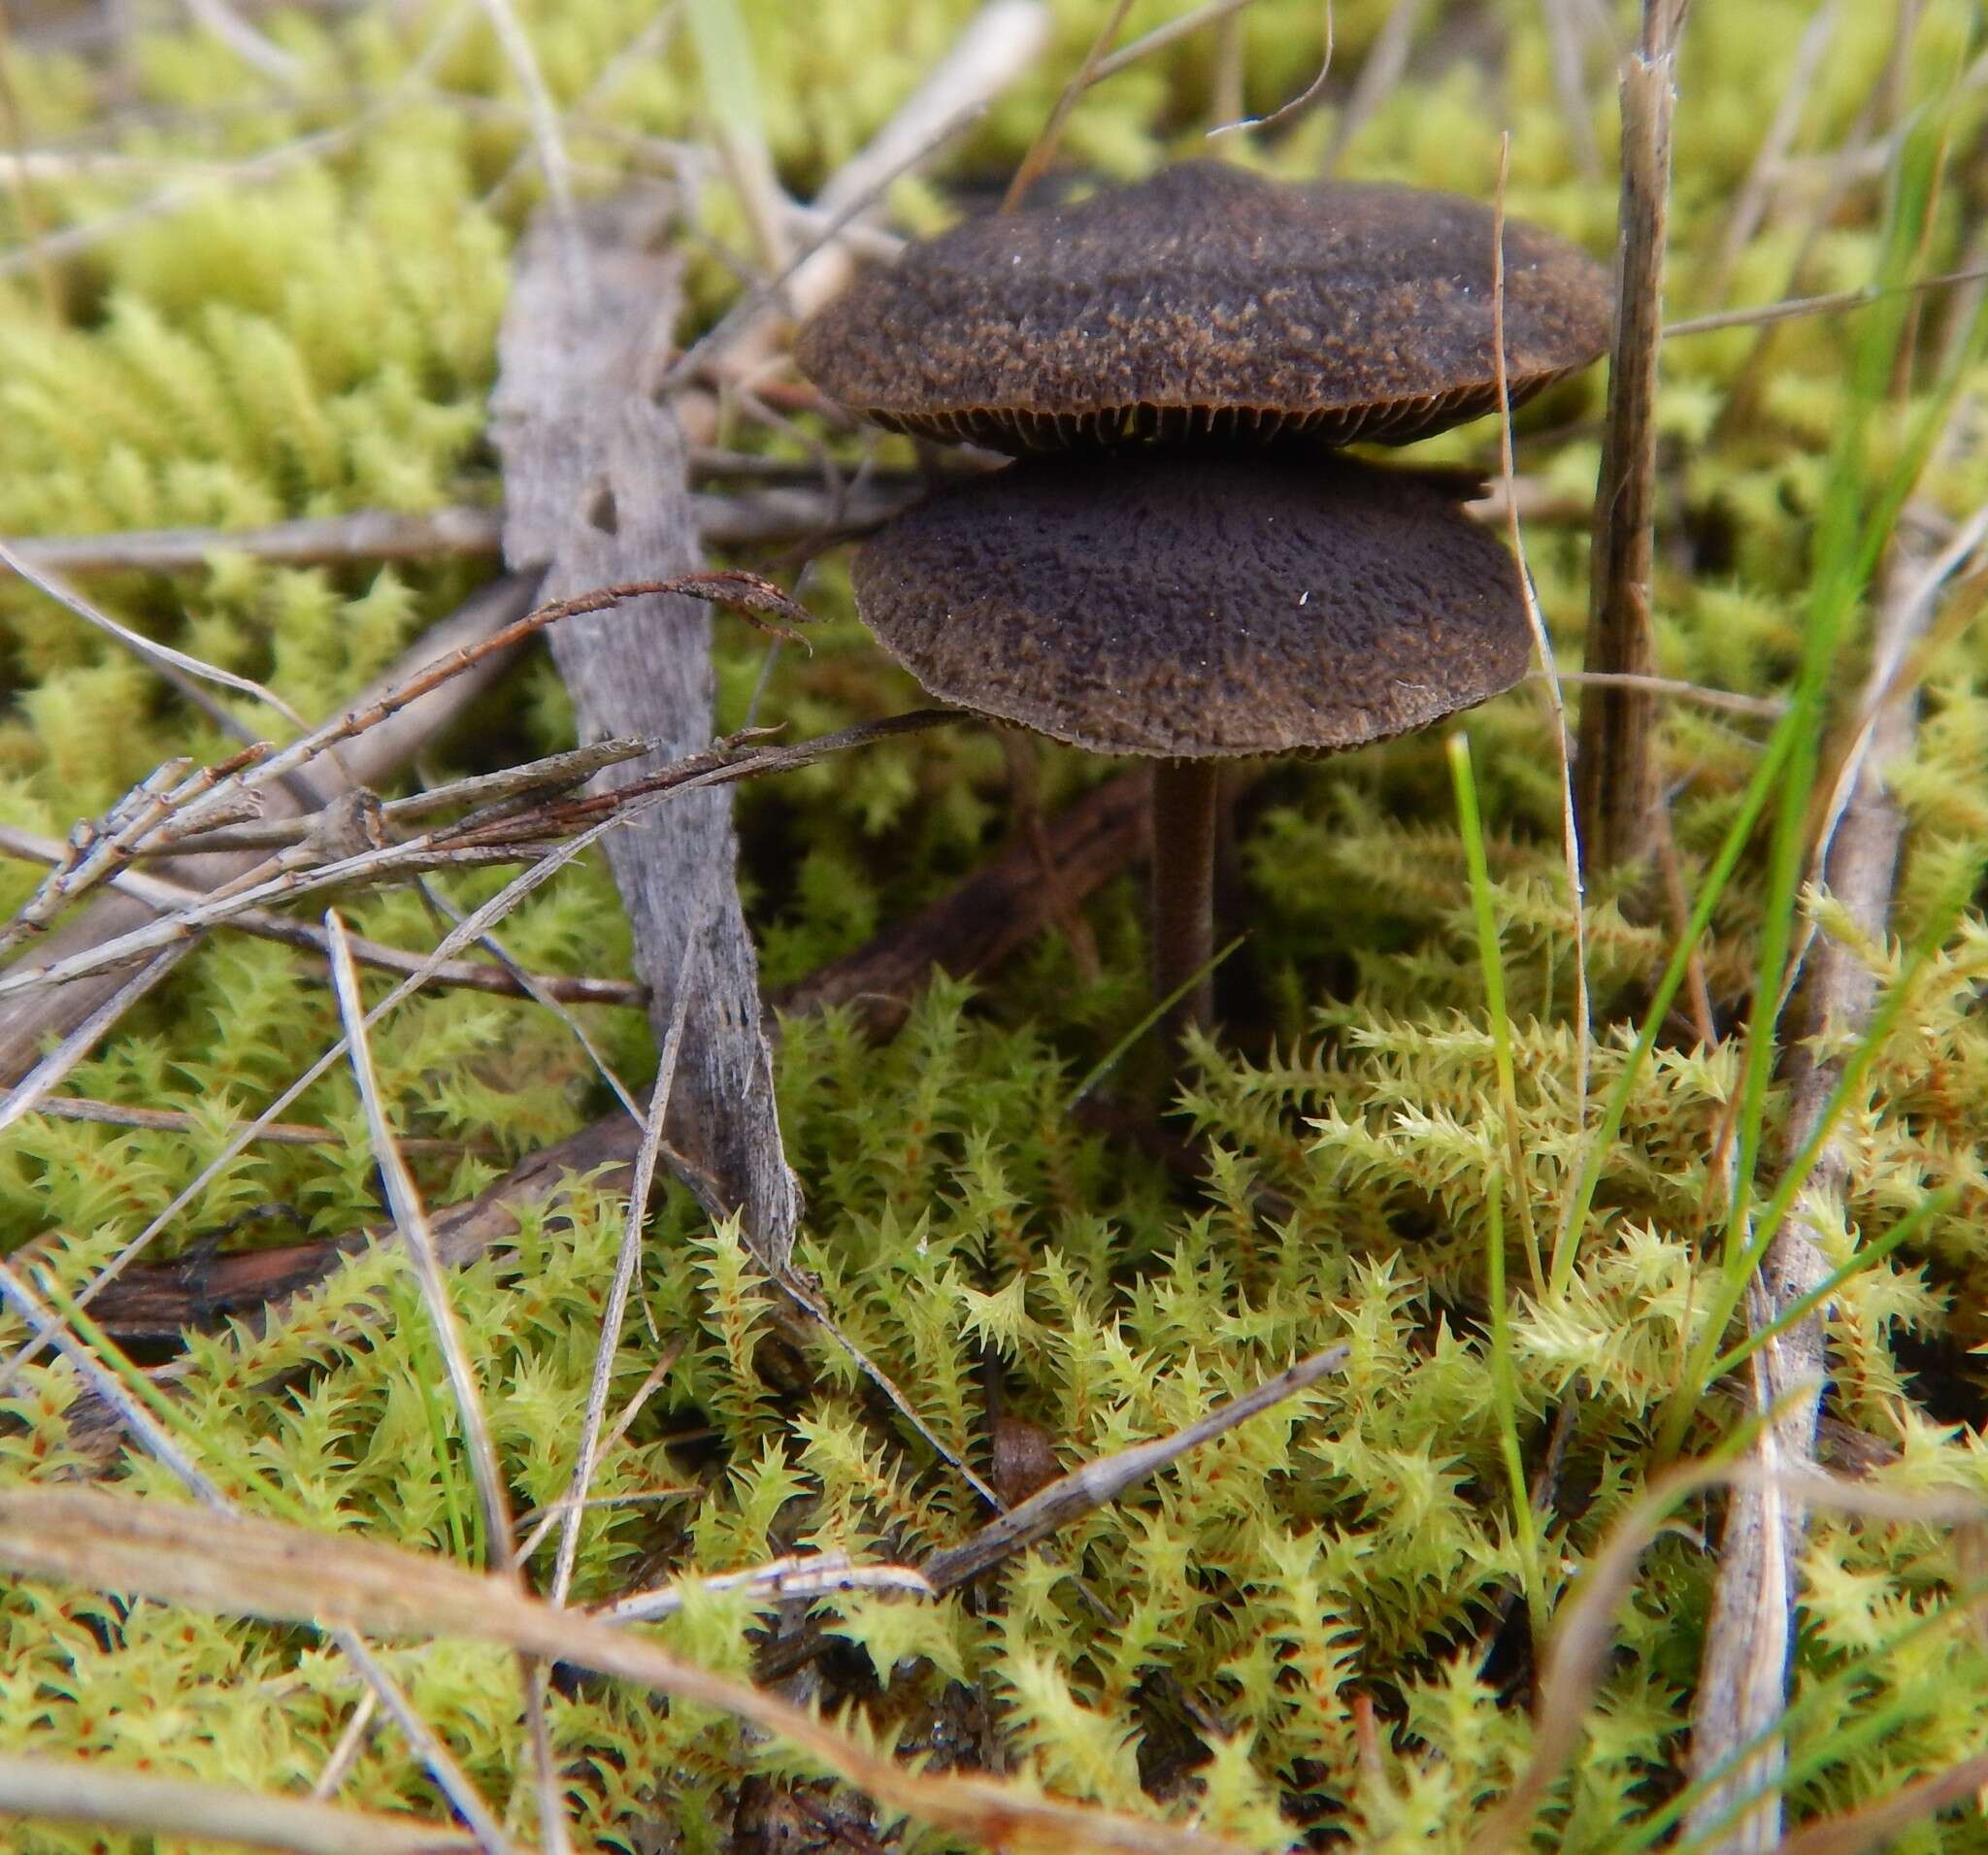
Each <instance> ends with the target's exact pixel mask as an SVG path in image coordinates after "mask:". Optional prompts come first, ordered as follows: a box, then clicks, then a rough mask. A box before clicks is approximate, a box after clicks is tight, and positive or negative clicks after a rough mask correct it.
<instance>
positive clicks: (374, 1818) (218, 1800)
mask: <svg viewBox="0 0 1988 1855" xmlns="http://www.w3.org/2000/svg"><path fill="white" fill-rule="evenodd" d="M0 1812H4V1813H5V1814H6V1816H7V1817H8V1818H9V1819H13V1818H15V1817H31V1818H34V1819H35V1820H37V1821H40V1822H53V1823H87V1824H90V1825H91V1826H93V1827H94V1828H97V1829H128V1830H133V1831H136V1832H138V1833H139V1834H141V1835H145V1836H188V1837H197V1838H200V1840H202V1841H203V1842H239V1843H242V1844H244V1845H246V1846H248V1847H251V1848H280V1849H288V1850H293V1851H295V1855H351V1851H352V1850H353V1849H358V1848H363V1849H365V1850H366V1851H367V1855H458V1852H460V1855H476V1851H477V1849H478V1847H479V1844H478V1842H477V1841H476V1839H475V1838H473V1837H471V1836H468V1835H466V1834H465V1833H464V1832H463V1831H461V1830H459V1829H452V1828H450V1827H449V1826H448V1825H447V1824H444V1823H429V1822H422V1821H420V1820H418V1819H416V1818H414V1817H409V1816H406V1815H396V1816H379V1815H375V1814H373V1813H371V1812H361V1811H358V1810H348V1809H340V1808H338V1807H337V1805H332V1804H323V1803H319V1802H318V1801H317V1800H316V1799H315V1798H306V1797H273V1796H270V1795H269V1794H268V1793H266V1792H262V1791H243V1790H236V1789H235V1788H233V1787H232V1786H229V1785H221V1784H202V1783H198V1782H196V1781H195V1780H194V1779H192V1778H187V1777H161V1776H159V1775H158V1774H157V1773H155V1772H120V1771H117V1770H115V1769H113V1768H112V1767H110V1766H108V1765H107V1764H106V1763H105V1762H104V1760H102V1759H98V1758H88V1759H62V1758H26V1757H22V1756H20V1755H19V1754H17V1753H13V1752H0Z"/></svg>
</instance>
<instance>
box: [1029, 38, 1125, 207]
mask: <svg viewBox="0 0 1988 1855" xmlns="http://www.w3.org/2000/svg"><path fill="white" fill-rule="evenodd" d="M1131 11H1132V0H1113V4H1112V7H1111V11H1110V13H1109V14H1108V15H1107V16H1106V18H1105V23H1104V24H1103V25H1101V26H1100V27H1099V28H1098V36H1097V37H1096V38H1095V39H1093V40H1092V41H1091V47H1090V50H1088V51H1086V52H1085V53H1084V56H1083V62H1082V63H1081V64H1080V65H1078V66H1077V75H1076V76H1075V77H1073V78H1072V79H1071V80H1070V82H1069V83H1066V84H1065V85H1064V86H1063V90H1062V94H1061V95H1059V96H1058V97H1057V99H1056V101H1055V103H1054V104H1053V105H1052V106H1051V108H1050V111H1049V118H1048V120H1047V121H1046V122H1044V124H1043V126H1042V129H1041V130H1040V131H1039V132H1038V134H1037V136H1036V139H1035V140H1034V141H1033V142H1031V143H1030V144H1029V147H1028V150H1027V152H1026V153H1025V154H1023V156H1022V157H1021V165H1020V166H1019V167H1017V168H1016V169H1015V171H1014V177H1013V179H1012V180H1011V181H1010V182H1009V183H1008V191H1007V192H1006V193H1005V194H1003V195H1002V197H1001V210H1002V212H1004V213H1012V212H1014V211H1015V210H1016V209H1017V208H1019V207H1020V205H1021V203H1022V202H1023V201H1024V200H1025V199H1027V198H1028V192H1029V188H1030V187H1032V186H1034V185H1035V183H1036V182H1038V181H1039V180H1041V179H1042V178H1043V175H1044V172H1045V171H1046V170H1047V168H1048V166H1049V163H1050V162H1051V161H1053V160H1054V159H1055V158H1056V148H1057V145H1058V144H1059V143H1060V142H1061V141H1062V140H1063V125H1064V124H1065V123H1066V122H1068V121H1069V120H1070V113H1071V111H1073V110H1074V109H1076V108H1077V99H1078V98H1079V97H1081V96H1082V95H1083V93H1084V92H1085V91H1086V90H1087V89H1089V88H1090V86H1091V83H1092V82H1093V80H1094V78H1095V76H1096V73H1097V69H1098V65H1099V63H1100V61H1101V60H1102V59H1103V58H1104V56H1105V53H1106V52H1107V51H1109V50H1110V49H1111V41H1112V40H1113V39H1115V38H1116V37H1117V36H1118V28H1119V27H1120V26H1122V25H1123V24H1124V23H1125V16H1126V15H1127V14H1128V13H1130V12H1131Z"/></svg>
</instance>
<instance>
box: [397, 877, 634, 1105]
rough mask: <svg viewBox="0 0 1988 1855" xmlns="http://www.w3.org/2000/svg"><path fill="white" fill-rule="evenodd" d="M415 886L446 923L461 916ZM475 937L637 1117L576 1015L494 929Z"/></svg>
mask: <svg viewBox="0 0 1988 1855" xmlns="http://www.w3.org/2000/svg"><path fill="white" fill-rule="evenodd" d="M415 887H416V888H418V889H419V890H420V892H421V896H422V899H423V900H424V901H426V902H427V904H428V906H429V908H430V909H431V910H433V911H434V912H435V914H436V915H437V916H439V917H440V918H441V919H443V920H445V921H447V922H449V923H450V924H451V925H452V924H454V923H455V922H458V921H460V920H461V919H462V913H463V911H462V910H460V909H459V908H457V907H456V906H455V904H454V903H453V902H451V901H449V899H448V898H447V896H446V895H443V894H441V893H440V892H439V891H438V890H437V889H436V888H435V886H434V884H433V883H431V882H428V881H426V880H425V879H422V878H416V880H415ZM477 940H478V944H479V945H480V946H481V947H482V948H483V950H484V951H485V952H486V953H488V954H489V955H490V957H491V958H492V959H494V960H495V961H496V962H497V964H498V965H499V967H500V968H502V969H503V971H505V972H506V973H509V974H510V975H511V977H513V978H514V979H515V980H516V981H517V983H518V985H519V986H520V987H521V988H522V989H523V991H524V994H525V996H526V997H527V998H529V999H530V1000H531V1001H532V1003H533V1004H534V1005H536V1006H538V1007H539V1008H540V1009H541V1010H547V1011H549V1012H551V1014H552V1015H553V1016H554V1017H556V1018H557V1019H558V1020H559V1022H560V1024H561V1025H562V1026H563V1027H564V1028H565V1030H566V1033H567V1035H568V1036H569V1037H571V1038H572V1039H573V1041H574V1042H575V1043H578V1044H579V1045H580V1049H581V1051H582V1052H583V1053H584V1054H585V1056H586V1060H587V1061H588V1062H589V1063H591V1064H592V1065H593V1069H594V1074H595V1075H596V1076H598V1077H600V1078H601V1080H602V1081H604V1082H606V1083H607V1085H608V1087H609V1090H610V1091H611V1092H612V1093H613V1097H614V1099H615V1100H616V1101H617V1102H619V1103H620V1104H621V1107H622V1110H623V1111H624V1112H625V1113H627V1114H630V1115H632V1116H635V1117H637V1118H640V1117H641V1114H642V1110H641V1109H640V1108H638V1107H637V1106H636V1101H635V1096H634V1093H633V1091H631V1090H630V1088H629V1087H628V1085H627V1083H625V1082H624V1081H622V1079H621V1077H619V1076H617V1075H616V1074H615V1073H614V1066H613V1064H612V1063H611V1062H609V1061H608V1057H607V1053H606V1052H605V1051H604V1050H603V1049H602V1048H601V1046H600V1045H599V1044H598V1043H596V1042H595V1041H594V1038H593V1034H592V1033H591V1032H590V1031H589V1030H588V1029H587V1027H586V1026H585V1025H584V1024H582V1023H581V1022H580V1019H579V1017H578V1016H577V1015H575V1013H573V1012H572V1011H569V1010H567V1009H566V1007H565V1006H564V1005H562V1004H561V1003H560V1002H559V1001H558V1000H557V999H556V998H554V997H553V996H552V994H551V993H550V992H549V991H547V990H546V989H545V988H543V987H542V986H540V985H539V984H538V982H537V980H536V979H535V978H534V977H533V976H532V975H531V974H530V973H528V972H527V971H526V970H525V969H524V967H523V965H522V964H521V963H520V962H519V961H518V960H516V959H515V958H514V957H513V955H512V952H511V949H510V948H509V947H507V946H506V945H505V944H504V943H503V942H502V941H500V940H499V939H498V938H497V936H496V934H495V933H494V932H491V933H487V934H480V935H479V936H478V937H477Z"/></svg>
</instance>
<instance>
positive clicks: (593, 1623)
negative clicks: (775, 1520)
mask: <svg viewBox="0 0 1988 1855" xmlns="http://www.w3.org/2000/svg"><path fill="white" fill-rule="evenodd" d="M0 1564H4V1565H6V1566H9V1567H12V1568H13V1569H14V1570H16V1571H18V1572H23V1573H31V1574H35V1575H39V1576H44V1577H56V1578H63V1579H68V1580H71V1581H80V1582H83V1583H85V1584H87V1585H89V1586H91V1587H92V1588H95V1589H99V1590H112V1591H135V1592H141V1593H145V1594H147V1595H149V1596H153V1597H158V1598H162V1599H164V1600H166V1601H168V1602H174V1603H182V1604H190V1605H194V1606H197V1607H201V1608H203V1609H207V1610H213V1611H219V1612H221V1613H223V1614H227V1615H235V1616H240V1615H251V1616H261V1617H269V1618H273V1619H277V1620H283V1621H294V1622H315V1621H317V1620H318V1619H320V1618H322V1617H325V1616H334V1617H338V1618H340V1619H343V1620H345V1621H347V1622H348V1623H349V1624H351V1625H353V1626H358V1627H365V1628H369V1629H374V1630H378V1631H381V1632H382V1633H387V1632H390V1633H391V1634H394V1635H396V1636H400V1635H409V1634H414V1635H421V1636H438V1635H441V1636H453V1637H462V1638H466V1639H468V1640H475V1641H483V1642H496V1643H501V1644H503V1645H505V1646H507V1647H510V1648H514V1649H521V1650H526V1651H529V1652H530V1653H532V1654H534V1655H540V1656H545V1657H547V1658H549V1659H553V1660H556V1661H559V1662H563V1663H566V1664H568V1665H569V1666H571V1667H574V1668H578V1669H584V1670H589V1671H591V1672H592V1673H597V1674H602V1675H607V1676H610V1677H613V1678H614V1679H618V1680H627V1681H633V1682H636V1683H638V1684H640V1685H642V1686H645V1687H647V1688H650V1689H652V1690H654V1691H655V1692H657V1693H660V1694H665V1695H670V1696H673V1697H676V1698H679V1699H681V1700H683V1701H686V1702H690V1703H694V1704H696V1705H697V1706H707V1707H711V1708H713V1709H715V1710H717V1711H720V1712H724V1713H729V1714H731V1715H733V1716H734V1717H736V1718H738V1719H741V1720H744V1721H746V1723H747V1724H749V1725H751V1726H754V1727H757V1728H759V1729H760V1730H761V1731H763V1732H765V1733H768V1734H771V1735H773V1736H774V1737H776V1738H778V1739H781V1740H783V1741H785V1742H786V1743H787V1744H789V1745H791V1746H793V1747H795V1748H797V1749H798V1750H800V1751H801V1752H803V1753H804V1754H805V1755H806V1756H807V1757H808V1759H810V1760H811V1761H818V1762H819V1763H820V1764H822V1765H823V1766H825V1767H826V1768H827V1769H828V1770H829V1771H831V1772H837V1773H838V1774H840V1775H841V1776H842V1777H843V1778H844V1779H845V1780H846V1781H847V1782H848V1783H849V1784H851V1785H852V1786H854V1787H855V1788H856V1789H858V1790H860V1791H863V1792H865V1793H867V1794H868V1795H869V1796H870V1797H872V1798H874V1799H876V1800H877V1802H878V1803H879V1804H880V1805H884V1806H885V1807H886V1808H889V1809H893V1810H900V1811H903V1812H904V1813H905V1814H907V1815H910V1816H914V1817H916V1818H918V1819H919V1820H920V1821H921V1822H924V1823H928V1824H930V1825H931V1826H933V1827H934V1828H935V1829H938V1830H940V1831H941V1832H943V1833H946V1834H949V1835H952V1836H956V1837H967V1838H973V1839H974V1840H976V1841H979V1842H982V1843H985V1844H988V1845H990V1846H999V1847H1002V1848H1008V1849H1040V1850H1045V1851H1068V1850H1071V1849H1077V1848H1080V1849H1086V1850H1096V1851H1100V1852H1101V1855H1243V1845H1242V1844H1240V1843H1236V1842H1232V1841H1228V1840H1225V1839H1223V1838H1218V1837H1214V1836H1209V1835H1208V1834H1207V1833H1205V1832H1203V1831H1199V1830H1195V1829H1189V1828H1182V1827H1178V1826H1176V1825H1175V1824H1172V1823H1168V1822H1163V1821H1159V1820H1156V1819H1155V1818H1152V1817H1149V1816H1146V1817H1135V1816H1129V1815H1125V1814H1122V1813H1120V1812H1117V1811H1112V1810H1107V1809H1102V1808H1099V1807H1097V1806H1095V1805H1075V1804H1066V1803H1063V1802H1060V1801H1058V1800H1056V1799H1053V1798H1049V1797H1044V1796H1041V1795H1037V1794H1035V1793H1033V1792H1031V1791H1030V1790H1028V1789H1026V1788H1024V1787H1022V1786H1020V1785H1018V1784H1015V1783H1013V1782H1011V1781H1007V1780H1003V1779H999V1778H993V1777H983V1776H979V1775H969V1774H966V1773H962V1772H944V1773H939V1772H921V1771H917V1770H913V1769H911V1768H910V1767H908V1766H905V1765H901V1764H899V1763H897V1762H896V1761H894V1760H892V1759H889V1758H886V1757H882V1756H880V1755H878V1753H876V1752H873V1751H871V1750H870V1749H869V1747H868V1746H867V1745H865V1744H863V1743H862V1742H860V1741H859V1740H857V1739H855V1738H853V1737H852V1736H850V1735H848V1734H845V1733H844V1732H842V1731H840V1730H839V1729H837V1728H836V1727H833V1726H831V1725H829V1724H828V1723H826V1722H825V1721H823V1720H821V1719H820V1718H818V1717H817V1716H816V1715H815V1714H814V1713H812V1711H810V1710H809V1709H808V1708H806V1707H802V1706H795V1705H794V1704H793V1703H791V1702H789V1701H785V1700H782V1699H780V1698H779V1696H777V1695H775V1694H772V1693H769V1692H768V1691H766V1690H765V1689H762V1688H756V1687H753V1686H750V1685H748V1684H747V1683H746V1682H744V1681H740V1680H735V1679H733V1678H731V1677H730V1676H727V1675H722V1674H718V1673H712V1671H711V1670H708V1669H705V1668H701V1667H699V1666H698V1665H696V1664H695V1663H690V1662H684V1661H681V1660H679V1658H677V1657H676V1656H673V1655H671V1654H670V1653H669V1652H668V1651H667V1650H665V1649H663V1648H662V1647H661V1646H660V1645H659V1644H657V1643H656V1642H654V1641H652V1640H649V1639H647V1638H646V1637H643V1636H641V1635H638V1634H636V1633H633V1632H630V1631H627V1630H621V1629H616V1628H615V1627H613V1625H611V1624H607V1623H603V1622H601V1621H599V1620H598V1619H596V1618H593V1617H589V1616H584V1615H581V1614H580V1613H578V1612H576V1611H573V1610H560V1609H554V1608H553V1607H551V1606H550V1605H547V1604H542V1603H539V1602H537V1601H535V1600H533V1599H531V1598H527V1597H524V1596H522V1595H520V1594H519V1593H518V1592H517V1591H516V1589H515V1588H514V1586H512V1585H510V1584H508V1583H506V1582H505V1581H503V1580H501V1579H498V1578H493V1577H490V1576H487V1575H483V1574H479V1573H472V1572H467V1571H465V1570H463V1569H462V1568H461V1567H459V1566H454V1565H450V1564H448V1563H447V1562H446V1561H444V1560H439V1559H436V1558H433V1557H430V1556H427V1555H424V1554H420V1553H415V1552H409V1551H405V1550H403V1549H401V1548H399V1547H395V1546H386V1545H378V1544H374V1543H371V1542H368V1541H360V1540H351V1539H348V1538H344V1537H331V1536H326V1535H323V1534H318V1533H313V1532H307V1531H305V1530H304V1529H302V1528H296V1527H286V1526H279V1525H276V1524H274V1523H272V1522H269V1521H265V1520H259V1519H254V1518H250V1517H249V1516H247V1515H241V1514H228V1515H210V1514H206V1513H196V1512H194V1511H192V1510H191V1509H189V1508H188V1507H185V1506H184V1505H183V1504H181V1503H176V1502H166V1501H142V1500H133V1499H131V1498H129V1497H128V1496H127V1497H119V1496H115V1495H107V1494H101V1493H98V1492H95V1491H93V1490H86V1489H81V1488H69V1489H59V1488H36V1489H8V1490H5V1491H0Z"/></svg>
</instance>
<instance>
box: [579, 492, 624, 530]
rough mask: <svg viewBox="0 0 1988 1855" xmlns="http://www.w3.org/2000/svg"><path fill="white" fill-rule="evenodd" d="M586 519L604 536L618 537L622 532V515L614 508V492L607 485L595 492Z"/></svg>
mask: <svg viewBox="0 0 1988 1855" xmlns="http://www.w3.org/2000/svg"><path fill="white" fill-rule="evenodd" d="M586 518H587V520H588V521H590V522H592V523H593V525H594V526H595V527H596V528H598V529H599V530H600V531H601V533H602V534H604V535H618V534H619V533H620V532H621V513H620V511H619V510H617V509H616V508H615V507H614V492H613V490H612V489H610V488H609V487H608V485H607V484H606V483H603V484H602V485H601V486H600V488H599V489H597V490H595V491H594V499H593V501H592V503H590V504H589V505H588V507H587V512H586Z"/></svg>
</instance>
